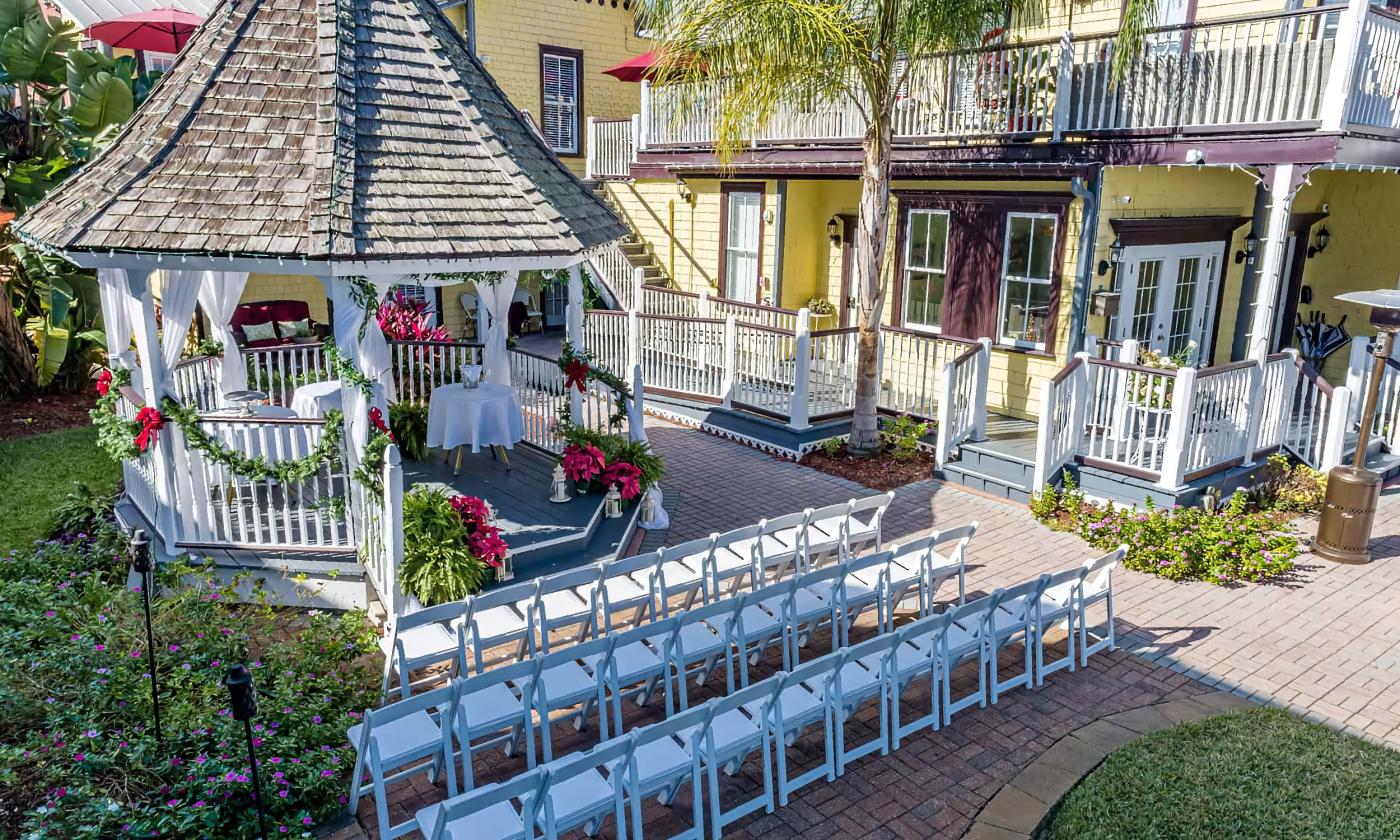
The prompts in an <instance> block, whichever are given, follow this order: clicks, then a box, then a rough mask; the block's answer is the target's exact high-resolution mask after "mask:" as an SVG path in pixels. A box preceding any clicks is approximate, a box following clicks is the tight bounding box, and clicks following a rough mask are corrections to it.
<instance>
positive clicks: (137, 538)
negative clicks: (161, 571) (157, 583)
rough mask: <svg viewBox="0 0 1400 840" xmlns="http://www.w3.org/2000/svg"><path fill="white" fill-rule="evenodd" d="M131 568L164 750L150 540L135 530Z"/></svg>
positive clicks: (159, 738)
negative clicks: (143, 611) (143, 615)
mask: <svg viewBox="0 0 1400 840" xmlns="http://www.w3.org/2000/svg"><path fill="white" fill-rule="evenodd" d="M131 567H132V568H133V569H135V570H136V572H137V574H139V575H141V601H142V602H143V603H144V604H145V607H146V665H147V667H148V668H150V670H151V711H152V713H153V715H154V717H155V724H156V743H157V744H158V745H160V747H161V749H162V750H164V749H165V738H164V736H163V735H162V733H161V729H160V685H159V683H158V682H157V681H156V635H155V631H153V630H152V629H151V585H152V582H153V581H154V580H155V576H154V575H152V574H151V569H152V564H151V538H150V537H148V536H147V535H146V532H145V531H143V530H142V529H140V528H137V529H136V530H135V531H133V532H132V533H131Z"/></svg>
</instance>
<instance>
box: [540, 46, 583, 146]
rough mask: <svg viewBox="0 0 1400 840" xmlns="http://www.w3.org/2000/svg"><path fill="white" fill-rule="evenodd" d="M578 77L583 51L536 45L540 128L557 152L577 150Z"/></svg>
mask: <svg viewBox="0 0 1400 840" xmlns="http://www.w3.org/2000/svg"><path fill="white" fill-rule="evenodd" d="M582 80H583V53H581V52H578V51H577V50H566V49H563V48H560V47H541V48H540V99H541V112H542V113H541V119H540V124H541V125H540V128H541V131H542V132H543V133H544V139H545V142H546V143H548V144H549V148H551V149H553V150H554V151H555V152H557V153H558V154H561V155H576V154H578V153H579V133H580V132H579V125H580V121H581V119H582V117H581V116H580V110H581V108H580V101H579V100H580V99H581V92H582V88H583V84H582Z"/></svg>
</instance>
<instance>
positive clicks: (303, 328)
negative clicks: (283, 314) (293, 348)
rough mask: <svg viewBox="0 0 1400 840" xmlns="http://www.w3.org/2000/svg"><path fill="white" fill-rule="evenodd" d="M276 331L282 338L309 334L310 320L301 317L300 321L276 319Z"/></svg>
mask: <svg viewBox="0 0 1400 840" xmlns="http://www.w3.org/2000/svg"><path fill="white" fill-rule="evenodd" d="M277 332H278V333H280V334H281V335H282V337H283V338H297V337H299V336H303V335H311V321H310V319H307V318H302V319H301V320H300V321H278V322H277Z"/></svg>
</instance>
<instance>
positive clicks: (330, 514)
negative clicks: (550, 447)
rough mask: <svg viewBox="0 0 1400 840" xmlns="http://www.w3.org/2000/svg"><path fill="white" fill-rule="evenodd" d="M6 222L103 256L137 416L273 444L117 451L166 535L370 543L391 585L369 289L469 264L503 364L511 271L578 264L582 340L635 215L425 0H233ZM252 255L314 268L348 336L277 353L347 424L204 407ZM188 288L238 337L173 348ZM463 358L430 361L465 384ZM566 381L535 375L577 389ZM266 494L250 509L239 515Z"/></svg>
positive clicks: (113, 338) (502, 370) (382, 583)
mask: <svg viewBox="0 0 1400 840" xmlns="http://www.w3.org/2000/svg"><path fill="white" fill-rule="evenodd" d="M16 231H17V235H18V236H19V238H20V239H21V240H23V241H25V242H26V243H29V244H31V245H35V246H38V247H40V248H43V249H45V250H47V251H50V252H52V253H56V254H60V255H62V256H63V257H65V258H67V259H68V260H70V261H71V262H73V263H75V264H77V265H79V266H82V267H85V268H91V269H95V270H96V271H97V274H98V279H99V285H100V288H101V294H102V307H103V315H104V321H105V325H106V331H107V335H108V346H109V347H110V348H112V350H113V352H112V354H111V356H112V359H113V365H114V367H116V368H124V369H126V370H127V371H130V377H131V386H130V387H129V388H126V389H124V390H123V393H124V394H125V395H126V396H125V397H124V398H123V400H122V404H121V408H120V410H121V412H123V414H122V416H123V417H125V418H127V420H128V422H130V421H131V420H133V419H134V418H135V416H136V414H137V412H139V411H140V409H141V408H142V407H158V406H162V405H163V404H165V401H166V400H167V399H168V398H173V399H174V400H175V402H177V403H178V404H179V405H181V406H183V407H184V408H185V409H189V410H197V411H199V412H201V417H200V425H199V429H200V434H202V435H204V436H206V437H216V438H217V439H219V440H222V441H225V442H227V445H229V446H232V447H233V448H234V449H235V450H236V451H237V454H239V455H241V456H242V457H244V458H245V459H249V460H252V461H260V467H259V468H258V469H252V470H251V473H252V474H251V475H249V474H246V473H248V472H249V469H248V465H247V464H246V463H245V464H242V465H241V466H242V467H243V468H244V469H243V470H242V471H241V472H240V470H239V469H237V467H239V466H240V465H238V464H234V465H230V464H228V463H213V462H212V461H213V460H216V459H210V458H209V457H207V453H206V454H205V457H201V453H200V452H198V451H196V447H194V446H192V445H191V443H192V441H191V440H190V439H189V438H191V437H192V436H194V435H192V434H182V429H181V428H179V427H177V426H176V424H173V423H170V422H169V418H166V419H165V425H164V427H163V428H162V429H161V430H160V431H159V432H158V433H157V434H156V436H155V443H154V444H152V445H150V446H149V448H147V449H146V450H145V451H144V452H140V453H139V454H137V455H136V456H135V457H133V458H132V459H131V460H130V461H129V462H128V463H127V465H126V466H127V468H126V475H127V484H128V493H129V494H130V496H131V497H132V500H133V501H134V502H135V503H136V507H137V508H138V509H139V510H140V511H141V513H142V515H143V516H144V517H145V518H146V519H147V520H148V522H149V524H150V525H152V526H153V527H154V528H155V530H156V532H157V534H158V535H159V542H160V543H161V544H163V546H164V547H165V549H166V550H167V551H168V552H171V553H175V552H178V551H182V550H190V549H193V548H201V549H202V548H208V547H211V546H220V545H224V546H230V547H235V548H241V549H247V550H251V551H254V552H260V551H284V550H295V549H315V550H319V551H327V552H331V553H335V552H347V553H348V552H354V551H358V553H359V555H360V559H361V560H363V561H364V562H365V565H366V566H367V567H369V568H370V575H369V576H370V578H371V580H372V581H374V582H375V584H376V587H377V588H381V592H380V594H381V597H385V596H386V594H387V593H386V592H385V591H384V588H391V589H392V587H393V580H392V578H393V561H394V552H395V550H399V551H401V539H402V534H401V533H395V530H396V529H395V528H394V527H393V526H394V524H395V523H394V522H391V521H386V519H385V517H390V518H392V517H393V516H395V514H396V511H395V505H396V504H398V502H397V500H396V499H395V498H394V494H395V492H398V493H401V492H402V491H401V489H398V488H394V487H393V486H392V485H393V484H395V483H396V482H397V481H399V479H397V478H396V477H395V476H393V475H392V471H393V468H394V467H395V466H396V463H397V453H396V452H394V451H393V447H392V446H391V447H388V450H389V451H387V452H384V451H383V450H382V448H381V452H374V451H372V450H373V449H374V444H373V443H371V441H372V439H373V438H374V437H375V436H376V435H375V433H376V427H377V426H378V424H379V423H380V418H382V417H383V416H384V414H383V411H384V409H385V408H386V407H387V406H386V401H387V400H392V399H393V396H394V395H393V389H394V381H393V378H392V377H391V376H390V375H389V369H390V366H391V355H390V348H389V347H388V346H387V345H386V341H385V338H384V336H383V334H382V333H381V331H380V330H379V327H378V324H377V322H376V319H375V318H374V317H373V313H374V310H375V308H376V307H377V305H378V301H380V300H381V299H382V298H383V296H384V294H385V293H386V291H387V290H388V289H390V288H391V287H393V286H395V285H397V284H404V283H418V284H422V285H425V286H436V285H447V284H449V283H460V282H462V281H463V279H464V278H470V279H473V280H475V281H476V284H477V287H478V290H479V293H480V297H481V305H482V308H483V309H484V310H486V312H487V313H488V317H487V318H486V319H485V320H486V322H487V324H488V325H489V326H488V329H487V332H486V335H485V337H484V348H481V354H482V355H483V356H484V365H485V369H486V376H487V378H488V380H489V381H492V382H504V383H507V384H509V382H510V376H511V362H510V359H509V358H508V350H507V345H506V338H507V336H506V317H505V316H506V308H507V307H508V306H509V305H510V302H511V299H512V293H513V291H514V289H515V283H516V278H517V276H518V274H519V272H521V271H523V270H540V271H564V272H567V275H568V292H569V307H568V321H567V336H568V339H569V340H570V341H571V342H572V343H573V344H574V345H575V346H580V347H581V343H582V318H583V291H582V284H583V278H582V274H581V266H582V265H583V264H584V263H585V262H586V261H588V260H589V259H590V258H591V257H592V256H594V255H595V254H596V253H597V252H598V251H599V249H601V248H603V247H605V246H607V245H609V244H610V243H612V242H614V241H615V240H617V239H618V238H620V237H621V236H623V235H624V233H625V230H624V228H623V226H622V225H621V224H620V223H619V221H618V220H617V218H616V217H615V216H614V215H613V213H612V212H611V210H610V209H609V208H608V207H607V206H606V205H605V204H603V203H602V201H601V200H600V199H599V198H598V197H597V196H595V195H594V194H593V193H592V192H591V191H590V190H589V189H588V188H587V187H585V186H584V185H583V184H581V183H580V182H579V181H578V179H577V178H575V177H574V175H573V174H572V173H571V172H569V170H568V169H567V168H566V167H565V166H564V165H563V164H562V163H561V162H560V161H559V160H558V159H557V158H556V157H555V156H554V154H553V153H552V152H551V151H549V149H548V148H547V147H546V146H545V144H544V143H543V142H542V140H541V139H540V137H539V136H538V134H537V132H536V131H535V129H534V128H533V126H532V125H531V124H530V123H529V121H528V119H527V118H526V117H525V116H524V115H522V114H521V113H520V112H519V111H518V110H517V109H516V108H515V107H514V106H512V105H511V103H510V102H509V101H508V100H507V99H506V97H505V95H504V94H503V93H502V92H501V90H500V88H498V87H497V86H496V84H495V82H494V81H493V80H492V79H491V77H490V76H489V75H488V74H487V73H486V71H485V70H484V69H483V68H482V66H481V64H480V63H479V62H478V61H477V60H476V58H475V57H474V56H473V55H472V54H471V53H470V51H469V50H468V48H467V46H466V44H465V43H464V42H463V40H462V38H461V36H460V35H459V34H458V33H457V32H456V31H455V30H454V29H453V28H452V26H451V24H450V23H449V22H448V21H447V20H446V19H445V18H444V17H443V16H442V15H441V14H440V13H439V11H438V8H437V5H436V4H434V3H432V2H430V0H338V2H327V0H240V2H236V3H235V2H224V3H222V4H221V5H220V6H219V7H218V8H217V9H215V10H214V11H213V12H212V13H211V14H210V16H209V18H208V19H207V21H206V22H205V24H204V25H203V27H201V28H200V29H199V31H198V32H196V33H195V35H194V36H193V37H192V38H191V40H190V42H189V44H188V46H187V47H186V49H185V50H184V52H183V53H182V54H181V55H180V57H179V59H178V60H177V61H176V63H175V64H174V66H173V67H172V68H171V69H170V71H169V72H168V73H167V74H166V76H165V78H164V80H163V81H162V82H161V84H160V86H159V88H158V89H157V90H156V91H155V92H154V93H153V94H152V96H151V97H150V98H149V100H148V101H147V102H146V103H145V104H144V105H143V107H142V108H141V109H140V110H139V111H138V112H137V114H136V115H135V116H134V117H133V118H132V120H131V121H130V123H129V124H128V125H127V126H126V128H125V129H124V130H123V131H122V133H121V134H120V135H119V136H118V137H117V138H116V139H115V140H114V141H113V142H112V143H111V145H109V146H108V147H107V148H106V149H105V150H104V151H103V152H102V153H101V154H100V155H99V156H98V157H97V158H96V159H94V160H93V161H92V162H91V163H89V164H88V165H87V166H86V167H84V169H83V170H82V171H81V172H80V173H79V174H77V175H75V176H74V177H73V178H71V179H70V180H68V181H67V182H65V183H64V184H63V185H62V186H61V187H59V188H58V189H56V190H55V191H54V192H53V193H51V194H50V195H49V196H48V197H47V198H46V199H45V200H44V201H43V202H41V203H40V204H38V205H37V206H36V207H34V208H33V209H32V210H31V211H30V212H29V213H28V214H27V215H25V216H24V217H23V218H22V219H21V220H20V221H19V222H18V224H17V225H16ZM250 274H276V275H287V274H295V275H303V276H310V277H315V278H317V279H318V280H319V281H320V282H321V283H322V284H323V285H324V287H325V290H326V296H327V298H328V300H329V301H330V305H331V313H332V314H331V321H332V324H331V328H332V333H333V335H334V340H335V348H336V350H335V352H334V353H330V354H326V356H325V357H321V356H318V357H317V358H316V359H315V360H314V362H312V363H309V364H310V367H307V366H303V367H301V368H294V369H290V370H284V371H283V373H284V374H286V375H287V376H289V377H293V378H294V377H296V376H305V375H308V372H309V371H310V369H311V367H314V368H315V369H316V370H318V371H320V370H323V369H325V368H326V367H329V368H331V369H332V372H333V373H336V374H338V375H341V379H342V385H341V403H342V405H343V407H344V413H343V417H344V421H343V422H344V434H343V435H338V434H336V432H337V431H338V430H335V429H332V428H331V422H330V420H328V419H324V418H323V419H319V420H316V419H292V418H283V419H276V420H273V419H268V420H261V419H259V418H241V419H240V418H238V417H232V418H230V417H228V412H227V411H224V412H223V414H222V415H220V416H219V417H214V416H213V415H214V414H216V413H218V412H219V411H220V410H223V409H225V408H226V406H225V405H224V402H225V400H224V395H226V394H228V393H229V392H234V391H239V390H241V389H244V388H246V387H247V373H246V370H247V367H246V360H245V359H244V358H243V357H242V356H241V355H240V352H239V349H238V346H237V344H236V342H235V340H234V335H233V333H232V329H231V328H230V327H229V326H228V323H229V319H230V317H231V315H232V314H233V311H234V309H235V307H236V306H237V305H238V303H239V301H240V298H241V297H242V294H243V290H244V287H245V284H246V283H247V281H248V277H249V275H250ZM157 276H158V277H159V280H157V281H155V282H154V283H153V280H155V278H156V277H157ZM153 286H156V287H157V289H158V292H159V295H158V297H159V301H158V302H159V307H160V326H159V329H158V324H157V315H156V308H157V297H156V295H155V294H153ZM196 303H198V304H199V305H200V306H201V307H202V309H203V311H204V312H205V314H206V315H207V316H208V317H209V320H210V322H211V324H212V325H213V327H214V331H215V333H216V337H217V338H219V339H220V340H221V341H222V344H223V355H222V359H221V360H219V359H209V360H205V361H204V362H201V363H200V364H199V365H195V366H191V365H189V364H187V363H182V362H181V361H180V359H181V351H182V348H183V346H184V343H185V337H186V334H187V332H188V329H189V326H190V323H191V320H192V317H193V314H194V312H195V308H196ZM133 343H134V347H135V351H134V353H132V352H126V351H125V350H124V348H127V347H130V346H132V345H133ZM434 358H436V356H434ZM452 358H453V359H454V360H460V357H452ZM456 367H457V366H456V364H442V363H439V364H438V367H437V368H436V369H435V370H433V371H431V372H430V373H431V375H432V376H435V377H437V378H436V379H435V380H434V381H435V382H451V381H454V380H455V379H456V378H457V374H456ZM553 375H559V372H558V371H554V372H553ZM560 379H561V382H560V383H556V382H550V383H548V387H543V388H542V390H541V393H546V392H547V394H548V395H549V397H550V398H551V399H556V398H557V399H561V400H568V399H570V397H569V396H566V395H565V394H566V391H567V389H565V388H563V387H562V385H561V383H562V376H561V375H560ZM124 381H125V377H122V378H121V382H124ZM357 383H358V384H357ZM118 384H120V382H119V383H118ZM638 396H639V395H638ZM603 398H606V395H603ZM579 399H580V397H579V396H578V395H575V396H574V397H573V400H574V402H575V403H576V404H577V403H578V401H579ZM375 407H378V408H380V412H374V411H373V410H372V409H373V408H375ZM634 411H635V406H634ZM148 416H149V415H148ZM614 419H615V418H614ZM634 419H635V415H634ZM633 425H634V426H636V427H639V426H640V424H639V423H634V424H633ZM183 431H185V432H189V429H184V430H183ZM547 431H548V423H546V427H545V431H544V432H543V433H547ZM636 431H639V428H638V429H634V432H636ZM328 436H329V437H330V438H332V439H331V440H327V437H328ZM335 438H339V440H336V439H335ZM336 446H340V447H343V450H344V451H343V454H342V453H331V449H333V448H334V447H336ZM367 447H368V448H369V450H370V451H367ZM274 453H275V455H276V457H275V458H274ZM316 454H321V455H324V456H326V457H325V463H324V464H320V465H318V466H317V469H315V470H312V469H311V467H310V466H308V465H305V464H302V469H300V471H298V472H297V473H296V475H291V474H289V472H288V470H286V469H282V470H280V471H279V469H278V468H277V466H276V465H277V463H286V462H288V461H292V460H297V459H300V460H301V461H305V460H306V459H307V458H309V457H311V456H313V455H316ZM279 459H280V460H279ZM224 460H228V459H227V458H225V459H224ZM367 460H368V461H370V462H372V463H370V464H369V466H371V467H373V468H375V469H376V470H379V469H382V475H381V476H371V477H370V481H369V483H370V484H371V485H372V484H374V483H375V482H376V481H377V480H382V479H383V478H384V477H386V476H387V478H388V483H387V484H386V485H385V490H384V497H383V504H382V505H381V504H380V500H379V499H378V498H375V494H374V493H372V492H369V491H367V490H364V489H363V488H358V487H356V486H355V485H356V482H354V481H352V480H351V477H352V476H353V475H354V473H355V472H356V470H360V469H363V468H364V467H365V466H366V464H365V463H364V462H366V461H367ZM381 461H382V467H381ZM337 465H339V466H337ZM293 485H294V486H293ZM210 488H215V490H211V489H210ZM220 488H221V489H220ZM547 489H548V488H545V489H544V490H543V491H542V492H547ZM336 499H340V500H341V501H339V502H337V501H336ZM347 499H348V500H349V502H348V504H347V503H346V501H345V500H347ZM250 503H251V505H252V508H253V509H254V510H255V513H254V514H253V515H252V518H251V519H249V518H246V517H242V518H240V517H236V516H235V515H234V514H233V513H232V512H231V511H232V510H233V509H234V508H235V507H237V506H240V505H241V506H242V507H245V508H246V507H247V506H248V504H250ZM221 517H222V518H221ZM235 520H237V521H235ZM396 541H398V542H399V544H398V547H397V549H396V547H395V542H396ZM380 565H383V566H385V567H386V568H376V567H377V566H380ZM376 578H377V579H376Z"/></svg>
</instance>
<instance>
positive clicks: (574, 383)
mask: <svg viewBox="0 0 1400 840" xmlns="http://www.w3.org/2000/svg"><path fill="white" fill-rule="evenodd" d="M564 388H565V390H568V389H569V388H577V389H578V392H579V393H580V394H582V393H584V392H585V391H587V390H588V362H585V361H584V360H583V359H570V360H569V363H568V364H567V365H564Z"/></svg>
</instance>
